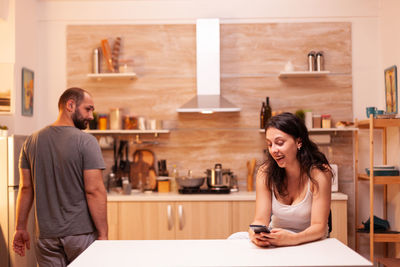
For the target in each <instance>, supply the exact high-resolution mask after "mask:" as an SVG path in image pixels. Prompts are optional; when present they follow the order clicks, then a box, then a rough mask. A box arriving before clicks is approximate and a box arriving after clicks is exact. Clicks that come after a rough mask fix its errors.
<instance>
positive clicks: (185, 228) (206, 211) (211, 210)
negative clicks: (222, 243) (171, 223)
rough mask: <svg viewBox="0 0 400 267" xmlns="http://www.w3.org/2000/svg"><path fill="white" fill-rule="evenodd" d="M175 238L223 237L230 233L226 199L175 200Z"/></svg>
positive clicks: (230, 222) (230, 216)
mask: <svg viewBox="0 0 400 267" xmlns="http://www.w3.org/2000/svg"><path fill="white" fill-rule="evenodd" d="M175 211H176V220H175V221H176V224H175V227H176V239H225V238H227V237H228V236H229V235H230V234H231V233H232V209H231V203H230V202H228V201H214V202H213V201H200V202H195V201H192V202H176V203H175Z"/></svg>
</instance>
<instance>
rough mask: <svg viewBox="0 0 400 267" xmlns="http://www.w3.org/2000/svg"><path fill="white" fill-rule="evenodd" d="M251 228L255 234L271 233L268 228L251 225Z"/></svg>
mask: <svg viewBox="0 0 400 267" xmlns="http://www.w3.org/2000/svg"><path fill="white" fill-rule="evenodd" d="M250 228H251V229H252V230H253V231H254V233H256V234H259V233H271V232H270V231H269V229H268V227H267V226H265V225H258V224H250Z"/></svg>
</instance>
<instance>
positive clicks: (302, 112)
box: [294, 109, 305, 121]
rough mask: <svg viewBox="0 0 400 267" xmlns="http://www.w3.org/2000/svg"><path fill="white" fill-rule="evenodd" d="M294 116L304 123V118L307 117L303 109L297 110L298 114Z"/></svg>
mask: <svg viewBox="0 0 400 267" xmlns="http://www.w3.org/2000/svg"><path fill="white" fill-rule="evenodd" d="M294 114H295V115H296V116H297V117H299V118H300V119H301V120H302V121H304V117H305V113H304V110H302V109H299V110H296V112H295V113H294Z"/></svg>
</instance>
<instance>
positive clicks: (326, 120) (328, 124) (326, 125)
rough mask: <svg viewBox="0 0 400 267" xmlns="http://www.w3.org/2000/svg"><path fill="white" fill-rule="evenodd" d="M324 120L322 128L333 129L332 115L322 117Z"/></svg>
mask: <svg viewBox="0 0 400 267" xmlns="http://www.w3.org/2000/svg"><path fill="white" fill-rule="evenodd" d="M321 119H322V128H331V115H329V114H324V115H321Z"/></svg>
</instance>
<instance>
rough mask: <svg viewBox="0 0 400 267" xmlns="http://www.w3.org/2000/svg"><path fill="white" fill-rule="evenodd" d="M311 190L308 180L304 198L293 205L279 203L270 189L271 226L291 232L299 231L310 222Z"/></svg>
mask: <svg viewBox="0 0 400 267" xmlns="http://www.w3.org/2000/svg"><path fill="white" fill-rule="evenodd" d="M311 205H312V192H311V190H310V182H308V188H307V193H306V196H305V197H304V199H303V200H302V201H301V202H299V203H297V204H294V205H286V204H282V203H280V202H279V201H278V200H277V199H276V197H275V193H274V191H273V190H272V217H271V223H270V227H271V228H283V229H286V230H289V231H293V232H296V233H298V232H301V231H303V230H305V229H306V228H307V227H309V226H310V224H311Z"/></svg>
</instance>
